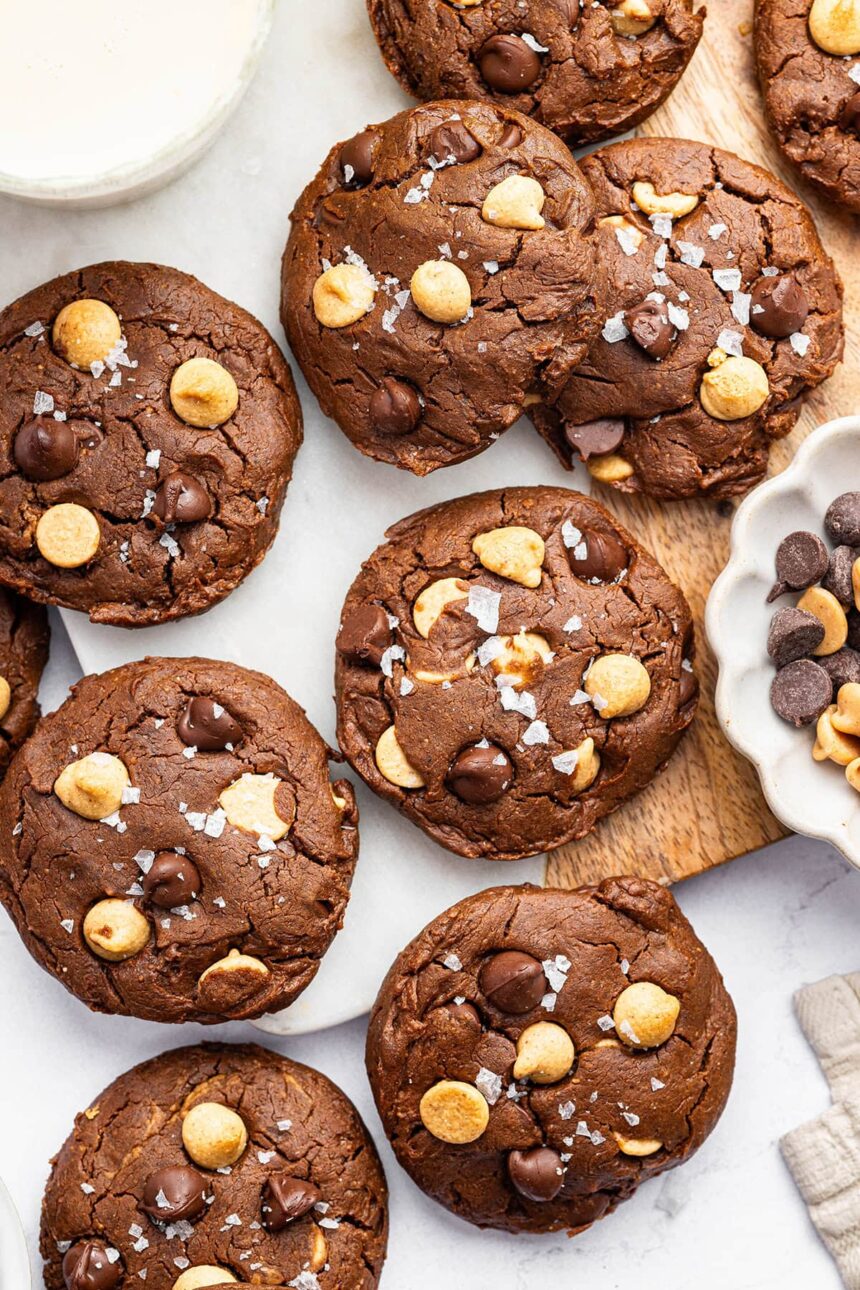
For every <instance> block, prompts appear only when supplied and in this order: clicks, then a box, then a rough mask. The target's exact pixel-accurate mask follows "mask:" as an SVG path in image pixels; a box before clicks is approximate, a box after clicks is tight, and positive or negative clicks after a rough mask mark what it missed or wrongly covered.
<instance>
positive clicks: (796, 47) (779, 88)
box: [755, 0, 860, 212]
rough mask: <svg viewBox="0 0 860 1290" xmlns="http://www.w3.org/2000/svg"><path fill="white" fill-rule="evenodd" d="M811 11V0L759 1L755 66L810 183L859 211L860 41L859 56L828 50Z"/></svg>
mask: <svg viewBox="0 0 860 1290" xmlns="http://www.w3.org/2000/svg"><path fill="white" fill-rule="evenodd" d="M809 14H810V3H809V0H757V3H756V12H755V43H756V64H757V67H758V74H759V80H760V82H761V88H762V94H763V95H764V102H765V108H766V110H767V116H768V121H769V123H770V126H771V129H772V130H773V133H774V135H775V136H776V140H777V142H778V144H779V146H780V148H781V149H782V151H783V153H784V154H785V156H786V157H787V158H788V160H789V161H790V162H792V164H793V165H794V166H796V167H797V168H798V170H799V171H800V174H801V175H802V176H803V178H804V179H805V180H807V182H808V183H810V184H812V185H813V186H814V187H815V188H817V189H818V190H819V192H821V193H823V194H824V196H825V197H828V198H830V200H831V201H835V202H840V203H841V204H842V205H844V206H847V208H848V209H849V210H851V211H856V212H860V43H858V45H857V46H855V55H854V56H853V57H851V56H849V57H844V56H842V55H837V54H831V53H828V52H827V51H826V50H825V49H822V48H820V47H819V46H818V45H817V44H816V42H815V41H814V40H813V39H812V36H811V34H810V29H809ZM855 21H856V20H855Z"/></svg>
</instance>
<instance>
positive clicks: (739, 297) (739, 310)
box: [732, 291, 752, 327]
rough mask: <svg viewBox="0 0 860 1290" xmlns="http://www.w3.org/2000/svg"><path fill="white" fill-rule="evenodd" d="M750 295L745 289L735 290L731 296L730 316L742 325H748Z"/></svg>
mask: <svg viewBox="0 0 860 1290" xmlns="http://www.w3.org/2000/svg"><path fill="white" fill-rule="evenodd" d="M751 304H752V296H751V295H750V294H749V292H747V291H736V292H735V293H734V295H733V296H732V316H733V317H734V318H736V319H737V321H738V322H739V323H740V325H741V326H742V327H746V326H748V325H749V320H750V305H751Z"/></svg>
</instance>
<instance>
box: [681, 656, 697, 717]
mask: <svg viewBox="0 0 860 1290" xmlns="http://www.w3.org/2000/svg"><path fill="white" fill-rule="evenodd" d="M685 662H686V660H685ZM698 694H699V678H698V677H697V676H696V673H695V672H694V671H693V669H692V667H682V668H681V684H680V686H679V687H678V707H679V708H686V706H687V704H688V703H692V702H693V700H694V699H695V698H697V697H698Z"/></svg>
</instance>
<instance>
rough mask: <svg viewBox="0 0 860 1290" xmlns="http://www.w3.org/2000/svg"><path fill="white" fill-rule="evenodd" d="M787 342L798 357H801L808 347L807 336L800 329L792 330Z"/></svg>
mask: <svg viewBox="0 0 860 1290" xmlns="http://www.w3.org/2000/svg"><path fill="white" fill-rule="evenodd" d="M788 343H789V345H790V346H791V348H792V349H793V350H794V352H795V354H797V355H798V356H799V357H800V358H803V357H804V356H805V354H806V351H807V350H808V349H809V337H808V336H804V334H803V332H802V331H793V332H792V333H791V335H790V336H789V338H788Z"/></svg>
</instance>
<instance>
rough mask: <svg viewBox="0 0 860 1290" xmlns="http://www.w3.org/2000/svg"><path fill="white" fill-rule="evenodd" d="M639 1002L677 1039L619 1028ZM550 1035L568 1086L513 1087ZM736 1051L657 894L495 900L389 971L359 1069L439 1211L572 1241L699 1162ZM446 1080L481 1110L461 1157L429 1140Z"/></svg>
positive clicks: (726, 1019)
mask: <svg viewBox="0 0 860 1290" xmlns="http://www.w3.org/2000/svg"><path fill="white" fill-rule="evenodd" d="M643 985H647V986H648V987H651V988H652V991H651V992H652V993H654V987H656V988H657V990H658V991H659V994H658V997H663V998H668V999H670V1000H672V1001H674V1002H673V1005H672V1013H674V1020H673V1022H672V1030H671V1033H670V1034H668V1036H667V1037H664V1036H665V1035H666V1031H667V1030H668V1029H669V1027H668V1026H667V1027H666V1029H665V1030H664V1032H663V1034H662V1035H659V1036H653V1037H652V1038H659V1039H661V1040H662V1042H660V1043H655V1044H653V1045H652V1046H651V1047H648V1048H645V1047H641V1046H640V1047H636V1046H634V1045H633V1042H632V1040H630V1035H631V1033H632V1032H631V1030H630V1027H629V1026H628V1024H627V1023H626V1022H625V1021H624V1020H623V1019H621V1020H619V1007H620V1006H623V1005H622V1001H623V999H624V998H625V997H627V998H630V997H631V996H630V993H629V992H630V988H631V987H635V988H636V989H637V990H641V989H642V987H643ZM634 993H635V991H634ZM670 1016H671V1014H670ZM613 1017H614V1018H615V1020H614V1019H613ZM615 1021H618V1024H619V1026H620V1030H617V1029H616V1025H615ZM547 1026H549V1027H550V1028H552V1029H554V1030H556V1031H561V1032H562V1033H563V1034H564V1036H565V1037H566V1039H567V1042H568V1045H570V1041H572V1055H571V1049H570V1047H569V1048H568V1053H567V1057H566V1059H565V1061H566V1063H568V1064H569V1069H568V1070H567V1071H566V1072H565V1073H561V1074H559V1073H558V1070H557V1071H556V1072H547V1071H542V1072H541V1071H534V1072H533V1075H532V1076H531V1077H529V1076H520V1077H515V1075H514V1069H515V1067H517V1068H519V1064H520V1062H521V1061H522V1053H523V1051H524V1049H525V1047H526V1045H525V1044H524V1041H523V1035H524V1034H526V1035H527V1034H529V1033H531V1034H541V1033H546V1031H545V1027H547ZM634 1038H635V1039H636V1040H637V1042H638V1043H639V1044H640V1045H641V1044H643V1043H644V1040H645V1036H644V1035H635V1036H634ZM735 1039H736V1021H735V1013H734V1008H733V1006H732V1002H731V999H730V998H729V996H728V994H727V993H726V990H725V987H724V986H723V982H722V979H721V977H720V974H719V972H718V970H717V967H716V965H715V964H714V961H713V959H712V958H711V956H710V955H709V954H708V952H707V951H706V949H705V948H704V946H703V945H702V944H701V942H700V941H699V940H698V939H697V937H696V936H695V935H694V933H693V931H692V929H691V927H690V925H689V923H688V922H687V921H686V919H685V918H684V916H683V915H682V913H681V912H680V910H679V909H678V906H677V905H676V903H675V901H674V899H673V897H672V896H671V895H670V893H669V892H668V891H666V890H665V888H662V887H660V886H658V885H657V884H655V883H651V882H648V881H646V880H644V879H639V878H609V879H606V880H605V881H603V882H602V883H600V885H599V886H597V887H584V888H581V889H579V890H578V891H555V890H551V889H545V890H540V889H536V888H530V887H497V888H492V889H490V890H488V891H485V892H482V893H481V894H479V895H477V896H472V897H470V898H469V899H467V900H464V901H462V902H460V904H458V905H455V906H453V908H451V909H449V910H448V911H447V912H446V913H444V914H441V915H440V916H439V917H438V918H437V919H435V920H434V921H433V922H432V923H430V924H429V926H428V927H426V928H425V929H424V931H423V932H421V933H420V935H419V936H417V937H416V938H415V940H414V941H412V943H411V944H410V945H408V946H407V947H406V949H405V950H404V951H403V952H402V953H401V954H400V955H399V957H398V958H397V959H396V960H395V962H394V964H393V966H392V968H391V970H390V971H389V973H388V975H387V977H386V979H385V981H384V982H383V985H382V988H381V990H380V993H379V996H378V998H377V1000H376V1003H375V1005H374V1008H373V1012H372V1014H371V1020H370V1029H369V1032H368V1039H367V1069H368V1075H369V1077H370V1082H371V1086H372V1088H373V1093H374V1097H375V1099H376V1104H377V1107H378V1109H379V1114H380V1116H381V1118H382V1122H383V1125H384V1127H385V1131H386V1134H387V1136H388V1137H389V1139H390V1141H391V1144H392V1147H393V1148H394V1151H395V1154H396V1155H397V1158H398V1160H399V1162H400V1164H401V1165H402V1166H403V1167H404V1169H406V1171H407V1172H408V1173H409V1174H410V1176H411V1177H412V1179H413V1180H414V1181H415V1182H416V1183H417V1184H418V1186H419V1187H421V1188H422V1190H424V1191H425V1192H427V1193H428V1194H429V1195H430V1196H432V1197H433V1199H434V1200H436V1201H438V1202H439V1203H440V1204H442V1205H444V1206H445V1207H446V1208H447V1209H450V1210H452V1211H453V1212H454V1213H455V1214H458V1215H459V1216H460V1217H461V1218H465V1219H467V1220H468V1221H469V1222H472V1223H476V1224H477V1225H478V1226H480V1227H495V1228H501V1229H504V1230H507V1231H514V1232H547V1231H555V1230H558V1229H565V1228H566V1229H568V1230H569V1231H571V1232H576V1231H580V1230H582V1229H583V1228H585V1227H588V1226H589V1225H590V1224H591V1223H593V1222H595V1221H596V1220H597V1219H599V1218H602V1217H603V1216H604V1215H605V1214H608V1213H609V1212H610V1211H611V1210H613V1209H615V1207H616V1206H617V1205H618V1204H619V1203H620V1202H621V1201H623V1200H626V1199H627V1198H628V1197H630V1196H631V1195H632V1194H633V1192H634V1191H635V1190H636V1188H637V1187H638V1186H639V1184H640V1183H641V1182H644V1181H645V1180H646V1179H647V1178H649V1177H651V1176H653V1175H654V1174H657V1173H661V1172H662V1171H664V1170H666V1169H669V1168H672V1167H673V1166H675V1165H678V1164H681V1163H683V1161H685V1160H686V1159H688V1158H689V1156H690V1155H691V1154H692V1153H693V1152H694V1151H695V1150H696V1149H697V1148H698V1147H699V1146H701V1144H702V1143H703V1142H704V1140H705V1138H707V1136H708V1134H709V1133H710V1132H711V1130H712V1129H713V1127H714V1125H715V1124H716V1122H717V1120H718V1118H719V1116H720V1114H721V1113H722V1110H723V1107H724V1105H725V1102H726V1099H727V1097H728V1093H729V1089H730V1087H731V1081H732V1073H733V1066H734V1055H735ZM548 1074H549V1075H552V1074H555V1075H556V1076H557V1077H556V1078H553V1079H548V1078H547V1075H548ZM448 1081H451V1082H454V1083H456V1084H459V1085H464V1086H465V1087H466V1089H467V1090H468V1089H471V1091H472V1093H473V1094H474V1095H475V1096H476V1097H477V1098H478V1101H479V1102H480V1101H483V1102H484V1103H485V1113H484V1116H483V1117H482V1120H483V1121H484V1123H485V1127H484V1129H483V1131H482V1132H481V1133H480V1134H479V1135H478V1136H477V1137H475V1138H474V1139H473V1140H472V1141H471V1142H470V1143H467V1144H463V1143H460V1144H459V1145H451V1144H450V1143H449V1142H447V1141H445V1140H444V1139H441V1138H440V1137H438V1136H436V1133H434V1132H433V1131H431V1129H430V1128H428V1127H427V1124H426V1123H425V1121H427V1120H428V1119H429V1121H430V1124H431V1125H433V1127H434V1128H436V1129H437V1131H438V1125H437V1124H435V1123H434V1121H433V1119H432V1117H430V1116H428V1109H427V1108H428V1100H427V1094H428V1091H431V1090H434V1089H436V1090H438V1089H439V1087H440V1086H441V1085H445V1084H446V1083H447V1082H448ZM450 1136H451V1135H450V1134H449V1137H450Z"/></svg>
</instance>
